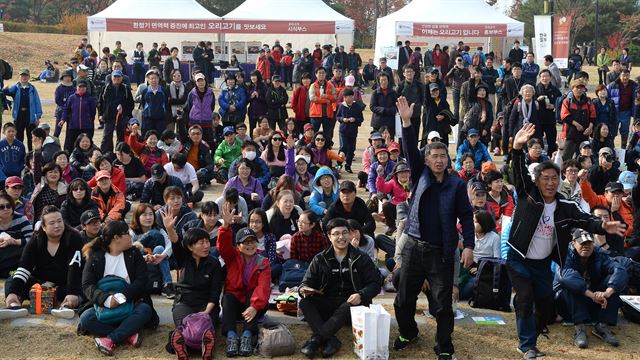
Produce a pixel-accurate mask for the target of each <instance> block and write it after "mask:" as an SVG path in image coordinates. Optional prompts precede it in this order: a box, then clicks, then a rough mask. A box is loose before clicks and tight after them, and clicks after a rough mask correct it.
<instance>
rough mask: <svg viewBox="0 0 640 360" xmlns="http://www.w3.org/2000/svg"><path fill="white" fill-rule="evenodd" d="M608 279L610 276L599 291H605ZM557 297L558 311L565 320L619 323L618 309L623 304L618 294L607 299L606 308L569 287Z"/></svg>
mask: <svg viewBox="0 0 640 360" xmlns="http://www.w3.org/2000/svg"><path fill="white" fill-rule="evenodd" d="M608 281H609V277H607V278H606V281H603V283H602V284H601V286H599V287H598V289H600V290H599V291H604V290H605V289H606V288H607V283H608ZM556 297H557V299H556V304H557V305H558V313H559V314H560V315H561V316H562V318H563V319H564V320H565V321H573V322H574V323H575V324H584V323H590V322H601V323H604V324H607V325H616V324H617V323H618V310H619V309H620V305H622V303H621V301H620V297H619V296H618V294H614V295H612V296H611V297H610V298H609V299H608V300H607V307H606V309H603V308H602V306H600V305H598V304H596V303H595V302H593V300H591V299H589V298H588V297H586V296H584V294H576V293H572V292H571V291H569V290H567V289H562V290H561V291H560V292H558V294H557V295H556Z"/></svg>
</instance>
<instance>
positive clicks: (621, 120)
mask: <svg viewBox="0 0 640 360" xmlns="http://www.w3.org/2000/svg"><path fill="white" fill-rule="evenodd" d="M616 116H617V118H618V124H619V125H620V138H621V140H622V141H623V142H626V141H627V138H628V137H629V126H630V125H631V111H618V112H617V113H616ZM616 136H618V126H616V127H615V128H614V129H613V130H612V131H611V137H612V138H615V137H616Z"/></svg>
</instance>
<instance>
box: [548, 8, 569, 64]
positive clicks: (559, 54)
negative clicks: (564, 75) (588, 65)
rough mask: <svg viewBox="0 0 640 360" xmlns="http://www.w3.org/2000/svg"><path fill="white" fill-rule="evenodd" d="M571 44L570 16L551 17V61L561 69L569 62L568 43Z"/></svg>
mask: <svg viewBox="0 0 640 360" xmlns="http://www.w3.org/2000/svg"><path fill="white" fill-rule="evenodd" d="M570 44H571V16H554V17H553V47H552V54H553V61H554V62H555V63H556V65H558V67H559V68H561V69H566V68H567V66H568V64H569V45H570Z"/></svg>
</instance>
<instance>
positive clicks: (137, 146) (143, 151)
mask: <svg viewBox="0 0 640 360" xmlns="http://www.w3.org/2000/svg"><path fill="white" fill-rule="evenodd" d="M139 139H140V136H139V135H136V136H131V135H129V137H128V138H127V144H129V147H130V148H131V150H133V152H134V153H135V154H136V155H138V158H140V161H141V162H142V165H143V166H144V169H145V171H148V169H151V165H147V162H148V161H149V155H150V154H151V149H150V148H148V147H147V141H146V140H143V141H142V142H140V141H138V140H139ZM156 157H157V158H158V161H157V163H160V164H162V166H164V165H165V164H166V163H168V162H169V156H167V153H166V152H165V151H164V150H162V149H160V148H158V147H156ZM196 170H197V169H196Z"/></svg>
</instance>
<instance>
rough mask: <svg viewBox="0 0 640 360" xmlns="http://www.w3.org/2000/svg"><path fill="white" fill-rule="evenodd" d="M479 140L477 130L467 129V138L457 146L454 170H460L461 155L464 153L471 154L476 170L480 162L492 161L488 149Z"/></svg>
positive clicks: (480, 164) (478, 168)
mask: <svg viewBox="0 0 640 360" xmlns="http://www.w3.org/2000/svg"><path fill="white" fill-rule="evenodd" d="M479 140H480V133H479V132H478V130H477V129H469V131H468V132H467V138H466V139H465V140H464V142H463V143H462V145H460V147H459V148H458V155H457V156H456V171H460V170H462V155H464V154H466V153H471V154H473V157H474V159H475V161H474V164H475V168H476V170H480V167H481V166H482V163H484V162H487V161H492V160H491V155H489V151H488V150H487V146H486V145H485V144H483V143H481V142H480V141H479Z"/></svg>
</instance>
